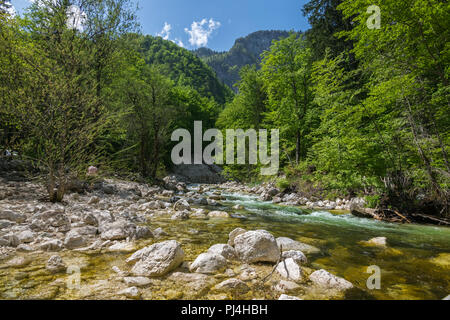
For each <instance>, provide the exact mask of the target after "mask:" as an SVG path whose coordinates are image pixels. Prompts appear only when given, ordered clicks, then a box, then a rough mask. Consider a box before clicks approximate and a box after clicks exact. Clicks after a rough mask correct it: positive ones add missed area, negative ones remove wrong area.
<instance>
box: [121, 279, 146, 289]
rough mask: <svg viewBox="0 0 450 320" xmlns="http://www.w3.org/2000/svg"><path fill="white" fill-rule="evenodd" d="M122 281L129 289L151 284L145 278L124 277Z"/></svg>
mask: <svg viewBox="0 0 450 320" xmlns="http://www.w3.org/2000/svg"><path fill="white" fill-rule="evenodd" d="M123 281H124V282H125V283H126V285H127V286H131V287H146V286H148V285H149V284H150V283H152V280H150V279H149V278H147V277H124V278H123Z"/></svg>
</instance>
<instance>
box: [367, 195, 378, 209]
mask: <svg viewBox="0 0 450 320" xmlns="http://www.w3.org/2000/svg"><path fill="white" fill-rule="evenodd" d="M365 198H366V202H367V206H368V207H369V208H372V209H375V208H377V207H378V205H379V204H380V196H379V195H374V196H366V197H365Z"/></svg>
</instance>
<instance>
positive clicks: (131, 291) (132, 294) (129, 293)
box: [117, 287, 141, 299]
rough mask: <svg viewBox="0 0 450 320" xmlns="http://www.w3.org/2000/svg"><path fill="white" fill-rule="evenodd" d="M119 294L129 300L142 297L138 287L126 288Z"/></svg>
mask: <svg viewBox="0 0 450 320" xmlns="http://www.w3.org/2000/svg"><path fill="white" fill-rule="evenodd" d="M117 294H119V295H122V296H125V297H127V298H128V299H139V298H140V297H141V294H140V292H139V289H138V288H136V287H131V288H126V289H124V290H122V291H119V292H118V293H117Z"/></svg>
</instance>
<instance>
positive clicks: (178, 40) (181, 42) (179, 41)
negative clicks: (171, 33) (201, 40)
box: [174, 38, 184, 48]
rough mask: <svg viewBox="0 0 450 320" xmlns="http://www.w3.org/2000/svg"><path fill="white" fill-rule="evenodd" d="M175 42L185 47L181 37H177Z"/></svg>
mask: <svg viewBox="0 0 450 320" xmlns="http://www.w3.org/2000/svg"><path fill="white" fill-rule="evenodd" d="M174 43H176V44H177V45H178V46H179V47H182V48H184V43H183V41H181V40H180V39H178V38H175V41H174Z"/></svg>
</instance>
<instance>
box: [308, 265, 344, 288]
mask: <svg viewBox="0 0 450 320" xmlns="http://www.w3.org/2000/svg"><path fill="white" fill-rule="evenodd" d="M309 280H311V281H312V282H313V283H314V284H316V285H318V286H320V287H324V288H326V289H335V290H347V289H351V288H353V284H352V283H351V282H349V281H347V280H345V279H343V278H339V277H336V276H335V275H334V274H331V273H329V272H328V271H326V270H323V269H321V270H317V271H314V272H313V273H312V274H311V275H310V276H309Z"/></svg>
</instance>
